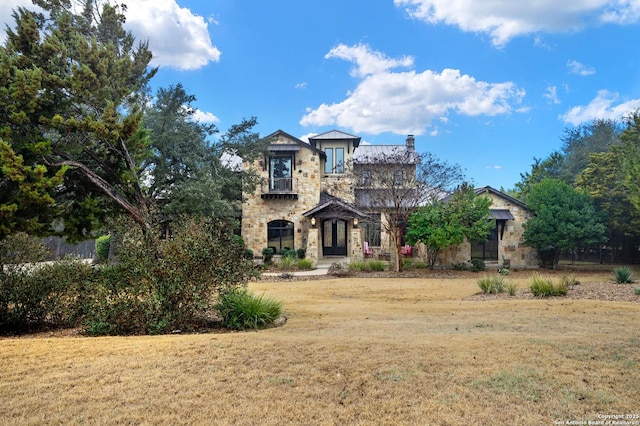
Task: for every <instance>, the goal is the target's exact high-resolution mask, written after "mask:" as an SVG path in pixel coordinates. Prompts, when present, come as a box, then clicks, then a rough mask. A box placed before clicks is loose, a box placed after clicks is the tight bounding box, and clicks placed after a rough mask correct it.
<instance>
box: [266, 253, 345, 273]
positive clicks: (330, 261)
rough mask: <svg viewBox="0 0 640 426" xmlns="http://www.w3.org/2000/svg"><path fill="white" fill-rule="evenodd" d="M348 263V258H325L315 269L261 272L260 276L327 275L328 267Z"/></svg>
mask: <svg viewBox="0 0 640 426" xmlns="http://www.w3.org/2000/svg"><path fill="white" fill-rule="evenodd" d="M349 262H350V260H349V258H348V257H337V258H325V259H322V260H320V261H319V262H318V264H317V265H316V269H311V270H309V271H282V272H263V273H262V275H263V276H265V277H279V276H280V275H282V274H291V275H293V276H295V277H308V276H316V275H327V274H328V273H329V267H330V266H331V264H333V263H342V264H343V265H348V264H349Z"/></svg>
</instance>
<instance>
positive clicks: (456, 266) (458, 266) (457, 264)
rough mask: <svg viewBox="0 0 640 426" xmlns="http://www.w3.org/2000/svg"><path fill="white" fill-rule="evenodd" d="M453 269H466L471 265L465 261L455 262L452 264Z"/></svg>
mask: <svg viewBox="0 0 640 426" xmlns="http://www.w3.org/2000/svg"><path fill="white" fill-rule="evenodd" d="M451 269H453V270H454V271H466V270H467V269H469V265H467V264H466V263H465V262H454V263H452V264H451Z"/></svg>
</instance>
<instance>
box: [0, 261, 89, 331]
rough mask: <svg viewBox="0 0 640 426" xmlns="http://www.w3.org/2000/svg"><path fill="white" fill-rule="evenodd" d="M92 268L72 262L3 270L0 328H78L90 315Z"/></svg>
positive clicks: (0, 285) (15, 266)
mask: <svg viewBox="0 0 640 426" xmlns="http://www.w3.org/2000/svg"><path fill="white" fill-rule="evenodd" d="M93 275H94V271H93V270H92V268H91V266H90V265H87V264H85V263H82V262H78V261H75V260H72V259H63V260H61V261H58V262H55V263H51V264H43V265H31V266H28V267H20V266H17V265H14V266H11V267H10V266H7V265H5V267H4V269H3V270H1V271H0V328H7V329H12V330H20V331H22V330H28V329H31V328H38V327H41V326H43V325H49V326H75V325H78V324H79V321H80V319H81V318H82V316H83V315H84V314H86V312H87V306H86V305H85V304H84V301H85V300H86V292H87V287H86V286H87V285H88V283H89V282H90V281H91V279H92V277H93Z"/></svg>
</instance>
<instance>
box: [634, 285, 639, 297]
mask: <svg viewBox="0 0 640 426" xmlns="http://www.w3.org/2000/svg"><path fill="white" fill-rule="evenodd" d="M633 294H635V295H636V296H640V287H636V288H634V289H633Z"/></svg>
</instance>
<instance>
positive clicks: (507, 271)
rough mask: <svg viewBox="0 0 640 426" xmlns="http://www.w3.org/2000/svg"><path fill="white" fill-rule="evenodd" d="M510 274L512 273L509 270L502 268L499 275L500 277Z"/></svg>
mask: <svg viewBox="0 0 640 426" xmlns="http://www.w3.org/2000/svg"><path fill="white" fill-rule="evenodd" d="M510 272H511V271H509V268H500V269H499V270H498V273H499V274H500V275H509V273H510Z"/></svg>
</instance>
